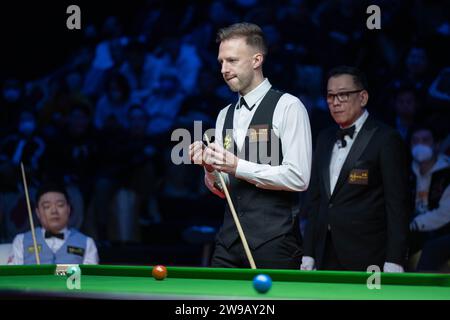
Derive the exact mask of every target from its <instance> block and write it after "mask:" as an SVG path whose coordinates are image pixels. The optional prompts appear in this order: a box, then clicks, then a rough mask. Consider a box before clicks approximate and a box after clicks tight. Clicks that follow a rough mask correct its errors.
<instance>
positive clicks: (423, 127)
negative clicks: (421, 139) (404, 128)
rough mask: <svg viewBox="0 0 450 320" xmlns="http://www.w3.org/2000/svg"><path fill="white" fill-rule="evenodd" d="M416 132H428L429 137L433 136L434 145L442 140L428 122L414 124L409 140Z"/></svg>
mask: <svg viewBox="0 0 450 320" xmlns="http://www.w3.org/2000/svg"><path fill="white" fill-rule="evenodd" d="M417 131H429V132H430V133H431V135H432V136H433V141H434V142H435V143H436V142H439V141H440V140H441V139H442V137H441V136H440V135H439V133H438V131H437V130H436V128H435V127H434V126H432V125H430V124H429V123H428V122H419V123H416V124H414V125H413V126H412V127H411V131H410V139H411V138H412V136H413V135H414V133H416V132H417Z"/></svg>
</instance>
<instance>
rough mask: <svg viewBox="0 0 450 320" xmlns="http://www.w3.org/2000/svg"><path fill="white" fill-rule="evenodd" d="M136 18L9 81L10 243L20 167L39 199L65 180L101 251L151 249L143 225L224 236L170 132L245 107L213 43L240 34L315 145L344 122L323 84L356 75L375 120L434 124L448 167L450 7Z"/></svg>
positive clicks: (255, 10) (211, 5)
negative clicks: (124, 246)
mask: <svg viewBox="0 0 450 320" xmlns="http://www.w3.org/2000/svg"><path fill="white" fill-rule="evenodd" d="M370 4H378V5H379V6H380V7H381V12H382V15H381V27H382V29H381V30H369V29H367V27H366V19H367V18H368V14H366V8H367V6H368V5H370ZM131 20H132V21H133V23H132V24H131V25H124V23H123V22H122V21H121V19H120V18H119V17H118V16H114V15H111V16H109V17H107V18H106V19H105V20H104V21H101V22H99V23H91V24H88V25H85V26H83V29H82V31H81V32H82V33H83V41H82V42H83V45H81V46H80V47H79V48H78V49H77V50H76V51H75V52H73V54H71V56H70V57H68V58H67V60H66V63H65V64H64V65H61V66H60V68H58V69H57V70H49V71H48V73H47V74H43V75H42V76H41V77H39V78H37V79H20V78H7V79H2V83H1V89H2V91H1V97H0V220H1V222H0V226H1V227H0V240H1V241H0V242H11V240H12V238H13V237H14V235H15V234H17V233H19V232H23V231H25V230H28V229H29V224H28V217H27V211H26V202H25V198H24V192H23V184H22V180H21V174H20V162H23V163H24V166H25V168H26V174H27V179H28V185H29V189H30V194H31V195H33V192H35V190H36V188H37V187H38V186H39V184H41V183H42V182H43V181H46V180H62V181H64V182H65V184H66V185H67V186H68V191H69V195H70V198H71V203H72V206H73V214H72V216H71V220H70V225H71V226H72V227H76V228H79V229H80V230H82V231H83V232H85V233H86V234H88V235H89V236H92V237H93V238H94V239H95V240H96V241H99V242H101V241H112V242H113V241H120V242H145V241H147V240H149V239H146V237H145V235H144V234H143V233H142V232H141V231H142V230H143V227H146V226H153V227H154V228H157V227H158V226H161V228H162V226H165V227H164V228H166V229H164V230H175V229H176V230H178V228H173V227H172V226H173V225H175V224H177V223H178V224H180V221H182V223H181V224H182V226H183V228H184V227H187V226H189V225H195V224H200V225H211V226H218V225H219V224H220V222H221V219H222V214H223V203H222V202H221V201H220V200H218V199H213V196H211V195H209V193H208V192H207V189H206V187H205V186H204V184H203V171H202V170H201V169H199V168H197V167H196V166H189V165H180V166H176V165H174V164H173V163H172V162H171V160H170V154H171V150H172V148H173V146H174V145H175V144H176V142H174V141H171V133H172V131H173V130H174V129H176V128H186V129H188V130H191V131H192V130H193V121H194V120H197V121H202V125H203V129H204V130H206V129H208V128H212V127H214V124H215V118H216V116H217V114H218V112H219V111H220V109H221V108H223V107H225V106H226V105H227V104H228V103H231V102H235V101H236V100H237V96H236V94H234V93H232V92H231V91H230V90H229V89H228V87H227V86H226V84H225V83H224V82H223V80H222V78H221V75H220V69H219V64H218V62H217V44H216V42H215V37H216V32H217V30H218V29H219V28H221V27H223V26H227V25H229V24H231V23H234V22H240V21H249V22H253V23H256V24H258V25H260V26H261V27H262V29H263V31H264V32H265V35H266V36H267V41H268V44H269V54H268V56H267V59H266V61H265V64H264V73H265V75H266V76H267V77H268V78H269V79H270V82H271V83H272V84H273V85H274V87H275V88H281V89H283V90H284V91H286V92H289V93H291V94H294V95H296V96H298V97H299V98H300V99H301V101H302V102H303V104H304V105H305V107H306V108H307V110H308V113H309V117H310V121H311V127H312V136H313V142H314V141H315V138H316V137H317V134H318V132H319V131H320V130H321V129H323V128H326V127H328V126H330V125H332V124H333V121H332V119H331V117H330V116H329V112H328V110H327V108H328V107H327V104H326V101H325V89H324V88H325V86H324V78H325V76H326V72H327V71H328V70H329V69H330V68H332V67H334V66H337V65H342V64H347V65H354V66H358V67H359V68H361V69H362V70H363V71H364V72H365V73H366V74H367V77H368V80H369V94H370V99H369V105H368V110H369V113H371V114H373V115H375V116H376V117H377V118H379V119H380V120H382V121H384V122H386V123H388V124H389V125H391V126H393V127H395V128H397V129H398V131H399V132H400V134H401V135H402V137H403V138H404V139H405V141H406V142H407V143H408V145H409V144H410V143H411V130H413V129H414V128H415V127H416V126H418V125H427V126H432V127H433V130H434V134H435V137H434V138H435V142H437V143H438V146H439V153H440V156H442V157H447V159H448V157H449V156H450V136H449V123H450V121H449V120H450V65H449V62H448V57H449V56H450V52H449V50H450V49H449V46H448V45H445V44H448V43H449V40H450V4H448V3H444V2H442V1H425V0H422V1H420V0H416V1H402V0H399V1H370V2H369V1H350V0H339V1H338V0H336V1H323V2H319V1H308V0H303V1H302V0H285V1H276V2H275V1H266V0H215V1H199V2H197V1H196V2H192V3H190V2H182V3H180V4H178V6H177V8H176V9H174V8H173V7H169V5H168V4H167V3H166V2H164V1H145V2H144V3H143V6H142V7H141V8H139V10H137V11H136V12H135V14H134V16H133V19H131ZM36 63H39V62H38V61H37V62H36ZM447 163H448V160H447ZM411 174H412V175H413V173H412V172H411ZM412 192H414V191H413V190H412ZM32 198H33V197H32ZM180 230H181V229H180ZM167 236H169V233H168V234H167Z"/></svg>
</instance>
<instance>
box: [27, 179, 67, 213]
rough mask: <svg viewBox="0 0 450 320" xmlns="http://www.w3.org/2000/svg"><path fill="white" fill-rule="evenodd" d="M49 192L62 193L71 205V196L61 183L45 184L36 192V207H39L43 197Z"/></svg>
mask: <svg viewBox="0 0 450 320" xmlns="http://www.w3.org/2000/svg"><path fill="white" fill-rule="evenodd" d="M48 192H58V193H62V194H63V195H64V196H65V197H66V201H67V203H70V198H69V194H68V193H67V189H66V187H65V186H64V184H62V183H59V182H53V181H52V182H45V183H43V184H42V185H41V186H40V187H39V189H38V190H37V192H36V197H35V200H36V207H37V206H38V205H39V200H40V199H41V197H42V196H43V195H44V194H46V193H48Z"/></svg>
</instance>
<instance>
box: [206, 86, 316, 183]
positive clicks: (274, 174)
mask: <svg viewBox="0 0 450 320" xmlns="http://www.w3.org/2000/svg"><path fill="white" fill-rule="evenodd" d="M271 87H272V85H271V84H270V82H269V80H268V79H265V80H264V81H263V82H262V83H261V84H260V85H259V86H258V87H256V88H255V89H253V90H252V91H251V92H249V93H247V94H246V95H245V96H244V99H245V101H246V103H247V105H248V106H249V107H250V108H251V107H252V106H254V107H253V108H251V110H249V109H247V108H246V107H242V108H239V109H236V110H235V112H234V117H233V139H234V141H235V143H236V146H237V148H238V149H239V150H241V149H242V147H243V145H244V141H245V136H246V135H247V130H248V128H249V125H250V123H251V120H252V118H253V115H254V114H255V112H256V110H257V109H258V106H259V104H260V103H261V101H262V99H263V98H264V96H265V95H266V93H267V92H268V91H269V89H270V88H271ZM236 106H237V103H236V105H231V104H230V105H228V106H227V107H225V108H224V109H222V110H221V111H220V113H219V115H218V117H217V121H216V140H215V141H216V143H217V144H219V145H220V146H222V145H223V144H222V142H223V141H222V130H223V126H224V122H225V117H226V114H227V112H228V108H235V107H236ZM272 127H273V130H274V133H275V134H276V135H277V136H278V137H279V138H280V140H281V146H282V151H283V161H282V163H281V164H280V165H278V166H271V165H270V164H258V163H254V162H250V161H246V160H244V159H239V161H238V164H237V168H236V178H238V179H243V180H246V181H247V182H249V183H252V184H254V185H255V186H257V187H259V188H262V189H271V190H286V191H305V190H306V189H307V188H308V184H309V179H310V175H311V158H312V147H311V127H310V123H309V118H308V113H307V111H306V108H305V106H304V105H303V103H302V102H301V101H300V100H299V99H298V98H297V97H294V96H293V95H291V94H289V93H284V94H283V95H282V96H281V98H280V99H279V101H278V103H277V105H276V107H275V110H274V115H273V120H272ZM205 173H206V175H205V179H206V180H207V181H206V185H207V186H208V188H210V189H211V190H212V188H211V186H212V185H213V184H214V181H216V180H215V179H216V176H215V175H214V174H213V173H209V172H207V171H206V170H205ZM222 175H223V176H224V179H225V181H226V183H228V176H227V175H226V174H222ZM217 182H219V181H217Z"/></svg>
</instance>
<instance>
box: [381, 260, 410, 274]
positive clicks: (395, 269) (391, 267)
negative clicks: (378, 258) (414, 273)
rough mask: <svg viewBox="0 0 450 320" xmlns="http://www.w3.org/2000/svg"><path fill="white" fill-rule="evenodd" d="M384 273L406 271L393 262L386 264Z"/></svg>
mask: <svg viewBox="0 0 450 320" xmlns="http://www.w3.org/2000/svg"><path fill="white" fill-rule="evenodd" d="M383 272H405V270H404V269H403V267H402V266H401V265H399V264H396V263H392V262H385V263H384V266H383Z"/></svg>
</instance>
